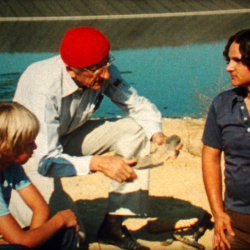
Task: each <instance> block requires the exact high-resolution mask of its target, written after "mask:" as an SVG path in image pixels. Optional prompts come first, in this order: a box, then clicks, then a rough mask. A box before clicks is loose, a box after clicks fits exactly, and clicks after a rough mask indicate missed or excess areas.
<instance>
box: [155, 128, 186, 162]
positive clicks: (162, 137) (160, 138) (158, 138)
mask: <svg viewBox="0 0 250 250" xmlns="http://www.w3.org/2000/svg"><path fill="white" fill-rule="evenodd" d="M167 138H168V137H167V136H165V135H164V134H163V133H162V132H156V133H154V134H153V136H152V138H151V140H152V142H153V143H156V144H157V145H161V144H162V143H163V142H164V141H166V140H167ZM182 146H183V144H182V143H179V145H178V146H177V147H176V149H175V156H174V157H173V159H176V158H177V156H178V155H179V153H180V150H181V148H182Z"/></svg>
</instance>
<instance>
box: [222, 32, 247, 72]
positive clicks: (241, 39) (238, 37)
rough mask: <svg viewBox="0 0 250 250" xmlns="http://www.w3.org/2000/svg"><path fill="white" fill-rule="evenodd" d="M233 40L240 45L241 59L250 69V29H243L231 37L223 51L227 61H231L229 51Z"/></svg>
mask: <svg viewBox="0 0 250 250" xmlns="http://www.w3.org/2000/svg"><path fill="white" fill-rule="evenodd" d="M233 42H236V43H238V44H239V45H240V53H241V55H242V58H241V61H242V63H243V64H244V65H246V66H247V67H248V68H249V69H250V29H245V30H241V31H239V32H237V33H236V34H235V35H232V36H231V37H229V39H228V41H227V44H226V46H225V49H224V51H223V56H224V57H225V59H226V61H227V62H229V61H230V58H229V56H228V53H229V49H230V46H231V44H232V43H233Z"/></svg>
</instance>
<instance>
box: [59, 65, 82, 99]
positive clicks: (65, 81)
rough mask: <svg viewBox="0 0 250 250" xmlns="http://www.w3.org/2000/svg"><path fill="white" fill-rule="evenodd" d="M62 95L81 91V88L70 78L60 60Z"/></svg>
mask: <svg viewBox="0 0 250 250" xmlns="http://www.w3.org/2000/svg"><path fill="white" fill-rule="evenodd" d="M61 67H62V96H63V97H66V96H69V95H72V94H73V93H74V92H76V91H80V92H83V91H84V89H83V88H79V87H78V86H77V84H76V83H75V82H74V80H73V79H72V78H71V76H70V75H69V73H68V72H67V70H66V66H65V64H64V62H63V61H62V65H61Z"/></svg>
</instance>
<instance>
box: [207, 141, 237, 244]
mask: <svg viewBox="0 0 250 250" xmlns="http://www.w3.org/2000/svg"><path fill="white" fill-rule="evenodd" d="M202 173H203V181H204V185H205V189H206V192H207V196H208V200H209V203H210V207H211V210H212V213H213V216H214V221H215V227H214V235H213V248H214V249H226V246H227V247H228V248H230V244H229V241H228V240H227V238H226V235H225V230H227V231H228V233H229V234H231V235H232V236H234V232H233V230H232V227H231V220H230V217H229V216H228V215H227V214H226V213H225V212H224V206H223V200H222V175H221V150H219V149H215V148H212V147H209V146H207V145H203V149H202Z"/></svg>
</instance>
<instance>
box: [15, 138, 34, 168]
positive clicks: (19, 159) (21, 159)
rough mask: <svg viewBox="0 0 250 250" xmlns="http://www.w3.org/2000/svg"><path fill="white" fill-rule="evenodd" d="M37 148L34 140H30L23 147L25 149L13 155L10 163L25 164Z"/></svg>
mask: <svg viewBox="0 0 250 250" xmlns="http://www.w3.org/2000/svg"><path fill="white" fill-rule="evenodd" d="M36 148H37V146H36V143H35V140H33V141H31V142H30V143H29V144H28V145H27V146H26V148H25V150H24V151H23V152H22V153H20V154H19V155H17V156H14V157H13V161H12V163H16V164H20V165H22V164H25V163H26V162H27V161H28V160H29V158H30V157H31V156H32V154H33V152H34V150H35V149H36Z"/></svg>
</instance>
